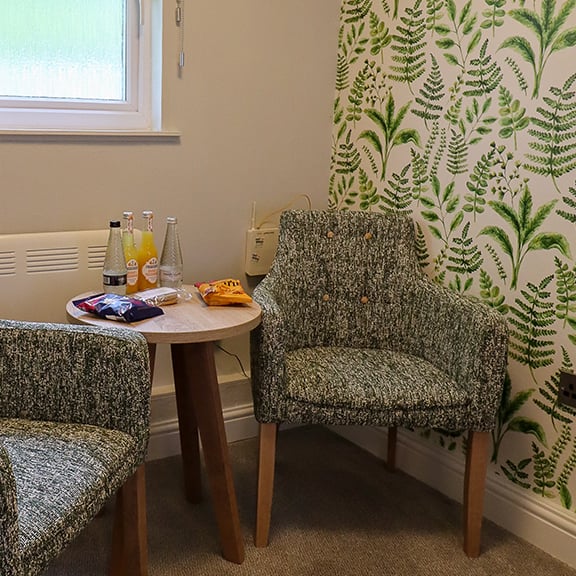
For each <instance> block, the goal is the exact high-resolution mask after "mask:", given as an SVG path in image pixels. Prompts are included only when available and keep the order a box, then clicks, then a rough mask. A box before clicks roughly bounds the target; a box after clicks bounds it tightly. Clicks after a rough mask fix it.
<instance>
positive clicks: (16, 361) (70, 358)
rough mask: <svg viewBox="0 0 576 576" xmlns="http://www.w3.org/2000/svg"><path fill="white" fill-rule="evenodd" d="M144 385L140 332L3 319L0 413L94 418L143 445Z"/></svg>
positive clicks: (66, 419) (147, 381)
mask: <svg viewBox="0 0 576 576" xmlns="http://www.w3.org/2000/svg"><path fill="white" fill-rule="evenodd" d="M120 385H122V386H123V389H125V392H124V393H123V394H119V393H118V387H119V386H120ZM149 388H150V372H149V364H148V348H147V345H146V341H145V339H144V338H143V336H142V335H140V334H138V333H135V332H132V331H129V330H123V329H121V328H103V327H95V326H74V325H68V324H49V323H36V322H19V321H16V320H0V418H24V419H28V420H49V421H56V422H70V423H72V422H74V423H78V424H97V425H99V426H101V427H103V428H110V429H114V430H121V431H123V432H126V433H128V434H130V435H132V436H134V437H136V438H138V439H140V440H141V447H140V448H141V449H142V450H144V449H145V446H146V443H147V438H148V427H149V412H150V395H149ZM112 408H113V409H112Z"/></svg>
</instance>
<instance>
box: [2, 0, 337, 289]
mask: <svg viewBox="0 0 576 576" xmlns="http://www.w3.org/2000/svg"><path fill="white" fill-rule="evenodd" d="M175 6H176V2H175V0H164V94H165V99H164V126H165V128H167V129H174V130H178V131H180V132H181V135H182V136H181V141H180V143H174V142H172V143H170V142H167V143H158V142H152V143H142V142H140V143H121V142H118V143H115V142H109V141H108V142H104V143H103V142H99V141H98V140H94V141H92V142H88V143H80V142H65V141H55V142H54V141H52V142H49V143H46V142H43V141H42V139H37V140H35V141H26V140H19V141H13V140H10V141H7V140H6V139H5V138H2V137H0V177H1V182H2V186H1V190H2V199H3V202H2V206H3V209H2V210H1V211H0V233H17V232H36V231H52V230H74V229H85V228H87V229H91V228H104V227H107V224H108V221H109V220H110V219H111V218H118V217H120V216H121V213H122V211H123V210H127V209H131V210H133V211H134V212H135V214H136V215H137V216H138V215H139V213H140V212H141V211H142V210H143V209H151V210H154V211H155V215H156V224H157V232H158V236H162V235H163V233H164V219H165V217H166V216H167V215H176V216H178V217H179V221H180V228H181V237H182V242H183V251H184V258H185V268H186V270H185V280H186V281H188V282H191V281H195V280H201V279H213V278H215V277H221V276H223V275H232V276H236V277H241V278H244V276H243V258H244V233H245V230H246V228H247V226H248V223H249V218H250V210H251V203H252V201H253V200H256V201H257V209H258V213H259V214H264V213H266V212H269V211H271V210H275V209H277V208H279V207H281V206H282V205H284V204H286V203H287V202H289V201H290V199H291V198H292V196H293V195H295V194H298V193H302V192H305V193H307V194H309V195H310V196H311V197H312V200H313V204H314V205H315V207H324V206H325V205H326V203H327V186H328V166H329V158H330V140H331V121H332V101H333V90H334V88H333V87H334V75H335V68H336V46H337V29H338V10H339V0H318V1H316V2H309V1H307V0H295V1H291V2H277V1H271V0H243V1H236V2H222V1H213V2H203V3H201V2H191V1H188V2H187V3H186V5H185V14H186V30H185V51H186V67H185V68H184V73H183V77H182V78H178V75H177V66H176V62H177V58H178V47H177V34H176V27H175V26H174V9H175ZM136 224H137V225H139V218H137V222H136ZM158 240H159V242H161V238H159V239H158Z"/></svg>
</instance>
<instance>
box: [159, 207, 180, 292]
mask: <svg viewBox="0 0 576 576" xmlns="http://www.w3.org/2000/svg"><path fill="white" fill-rule="evenodd" d="M183 271H184V266H183V263H182V251H181V250H180V238H179V237H178V219H177V218H174V217H173V216H168V218H167V219H166V236H165V237H164V246H163V247H162V256H161V257H160V286H165V287H168V288H176V289H180V288H182V278H183Z"/></svg>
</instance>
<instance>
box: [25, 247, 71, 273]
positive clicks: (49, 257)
mask: <svg viewBox="0 0 576 576" xmlns="http://www.w3.org/2000/svg"><path fill="white" fill-rule="evenodd" d="M79 262H80V258H79V252H78V248H77V247H75V246H73V247H69V248H66V247H65V248H40V249H31V250H26V272H27V273H28V274H42V273H46V272H69V271H70V270H78V265H79Z"/></svg>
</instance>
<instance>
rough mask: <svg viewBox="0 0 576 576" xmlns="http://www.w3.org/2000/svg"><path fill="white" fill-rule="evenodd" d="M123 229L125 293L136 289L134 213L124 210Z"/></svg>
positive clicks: (136, 262) (136, 257) (136, 264)
mask: <svg viewBox="0 0 576 576" xmlns="http://www.w3.org/2000/svg"><path fill="white" fill-rule="evenodd" d="M122 217H123V219H124V230H123V231H122V245H123V247H124V259H125V260H126V268H127V270H128V275H127V278H126V294H133V293H134V292H137V291H138V268H139V266H138V250H136V244H135V243H134V214H133V213H132V212H124V213H123V214H122Z"/></svg>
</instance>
